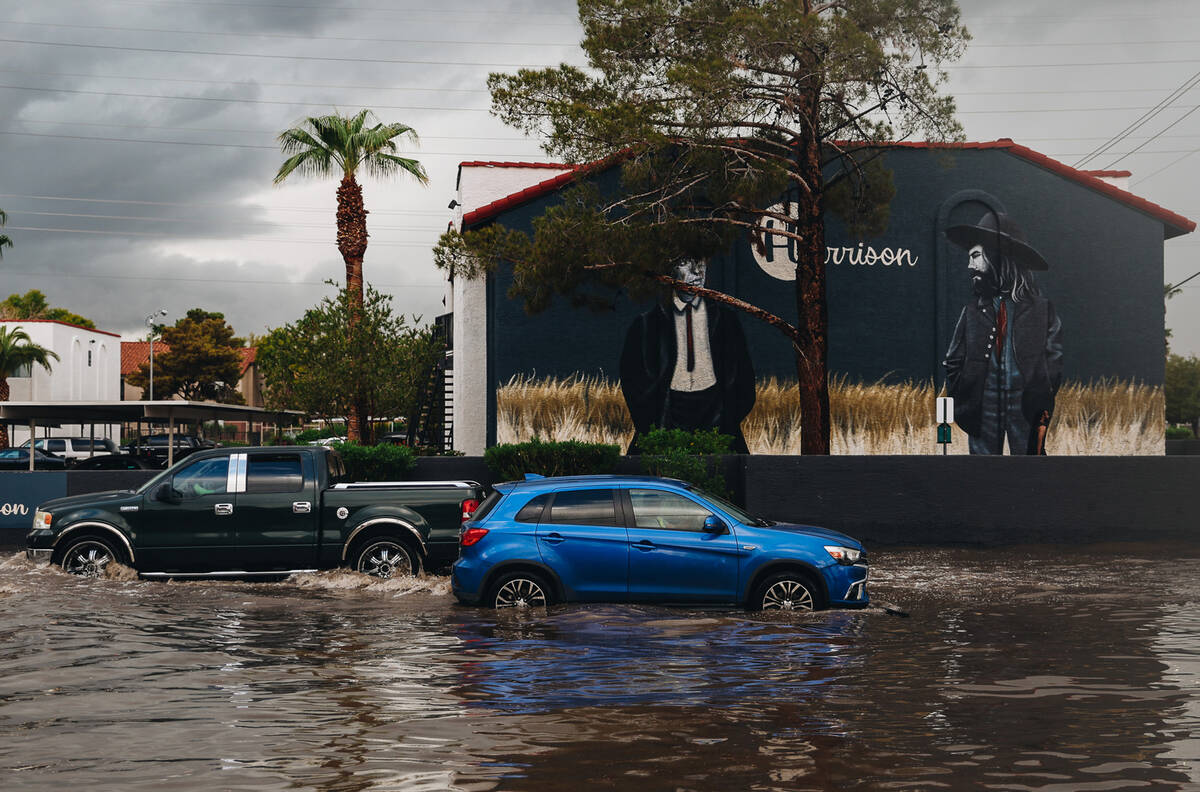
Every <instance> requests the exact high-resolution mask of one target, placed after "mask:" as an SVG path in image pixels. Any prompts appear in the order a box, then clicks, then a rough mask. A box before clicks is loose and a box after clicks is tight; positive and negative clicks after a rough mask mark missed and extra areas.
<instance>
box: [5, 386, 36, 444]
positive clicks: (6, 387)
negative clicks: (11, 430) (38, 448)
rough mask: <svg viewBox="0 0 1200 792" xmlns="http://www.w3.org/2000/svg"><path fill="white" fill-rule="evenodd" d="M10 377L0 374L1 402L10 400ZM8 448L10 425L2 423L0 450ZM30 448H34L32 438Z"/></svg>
mask: <svg viewBox="0 0 1200 792" xmlns="http://www.w3.org/2000/svg"><path fill="white" fill-rule="evenodd" d="M8 394H9V391H8V377H2V376H0V402H6V401H8ZM5 448H8V425H7V424H0V450H3V449H5ZM29 448H30V450H31V451H32V450H33V442H32V439H31V440H30V443H29Z"/></svg>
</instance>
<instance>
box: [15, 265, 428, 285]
mask: <svg viewBox="0 0 1200 792" xmlns="http://www.w3.org/2000/svg"><path fill="white" fill-rule="evenodd" d="M5 272H8V273H10V274H13V275H28V276H30V277H35V278H71V279H72V280H73V279H75V278H99V279H102V280H155V281H170V282H172V283H175V282H179V283H212V284H214V285H215V284H216V283H217V282H216V281H214V280H213V279H212V278H181V277H178V276H167V275H97V274H95V273H82V272H79V273H76V272H42V271H38V272H29V271H27V270H8V269H6V270H5ZM219 283H237V284H239V285H241V284H255V285H266V286H328V285H329V284H327V283H325V281H289V280H242V279H240V278H239V279H230V278H221V280H220V281H219ZM370 283H371V285H372V286H379V287H382V288H386V289H441V288H444V287H445V284H444V283H375V282H374V281H370Z"/></svg>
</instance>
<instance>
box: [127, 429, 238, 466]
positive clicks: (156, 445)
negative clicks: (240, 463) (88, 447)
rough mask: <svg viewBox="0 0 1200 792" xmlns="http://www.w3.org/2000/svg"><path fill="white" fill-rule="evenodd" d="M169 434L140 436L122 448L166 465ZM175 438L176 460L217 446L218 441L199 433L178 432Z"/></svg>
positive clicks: (130, 453)
mask: <svg viewBox="0 0 1200 792" xmlns="http://www.w3.org/2000/svg"><path fill="white" fill-rule="evenodd" d="M169 437H170V436H168V435H165V434H156V435H150V436H148V437H139V438H137V439H136V440H134V441H133V442H131V443H129V445H127V446H125V447H124V448H123V449H122V450H123V451H125V453H127V454H129V455H131V456H137V457H143V458H144V459H149V460H152V461H154V462H157V463H158V466H159V467H166V464H167V448H168V446H169V445H170V443H169V442H168V440H169ZM174 438H175V454H174V461H175V462H178V461H179V460H180V459H182V458H184V457H186V456H188V455H189V454H192V453H195V452H196V451H202V450H204V449H206V448H215V447H216V445H217V444H216V443H214V442H213V441H211V440H205V439H204V438H203V437H200V436H199V435H187V434H177V435H174Z"/></svg>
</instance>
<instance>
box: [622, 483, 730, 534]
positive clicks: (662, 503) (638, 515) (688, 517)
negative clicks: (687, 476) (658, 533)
mask: <svg viewBox="0 0 1200 792" xmlns="http://www.w3.org/2000/svg"><path fill="white" fill-rule="evenodd" d="M629 500H630V501H631V502H632V504H633V519H634V524H636V525H637V527H638V528H652V529H658V530H663V531H696V532H701V531H703V530H704V520H705V518H706V517H708V516H709V515H710V514H712V512H710V511H709V510H708V509H706V508H704V507H703V506H701V505H700V504H699V503H696V502H695V501H694V500H691V499H690V498H685V497H683V496H682V495H678V494H676V493H674V492H666V491H664V490H648V489H631V490H629Z"/></svg>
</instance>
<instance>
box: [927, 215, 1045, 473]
mask: <svg viewBox="0 0 1200 792" xmlns="http://www.w3.org/2000/svg"><path fill="white" fill-rule="evenodd" d="M946 237H947V238H948V239H949V240H950V241H951V242H953V243H954V244H955V245H957V246H958V247H960V248H962V249H964V250H966V251H967V271H968V272H969V273H970V276H971V285H972V289H973V291H974V293H975V298H974V299H973V300H972V301H970V302H968V303H967V305H965V306H964V307H963V310H962V314H961V315H960V316H959V318H958V325H957V326H956V327H955V328H954V339H953V341H951V343H950V349H949V350H948V351H947V352H946V359H945V361H944V363H943V365H944V366H945V367H946V389H947V394H948V395H949V396H951V397H953V398H954V417H955V420H956V423H958V425H959V426H961V427H962V429H963V431H965V432H966V433H967V435H968V446H969V448H970V451H971V453H972V454H1003V453H1004V441H1005V439H1006V438H1007V440H1008V450H1009V453H1010V454H1045V453H1046V428H1047V427H1048V426H1049V424H1050V418H1051V417H1052V416H1053V415H1054V399H1055V396H1056V395H1057V393H1058V387H1059V384H1060V383H1061V381H1062V354H1063V352H1062V322H1061V321H1060V320H1059V318H1058V315H1057V314H1056V313H1055V311H1054V305H1053V303H1051V302H1050V301H1049V300H1047V299H1046V298H1045V297H1043V296H1041V294H1040V293H1039V292H1038V289H1037V285H1036V284H1035V283H1034V280H1033V275H1032V270H1046V269H1049V265H1048V264H1047V263H1046V260H1045V259H1044V258H1042V256H1041V254H1040V253H1038V252H1037V251H1036V250H1034V249H1033V248H1032V247H1031V246H1030V245H1029V244H1028V243H1027V242H1026V241H1025V236H1024V234H1022V232H1021V230H1020V229H1019V228H1018V227H1017V225H1016V224H1015V223H1013V221H1012V220H1010V219H1009V217H1008V215H1006V214H1005V213H1003V212H988V213H987V214H985V215H984V216H983V218H981V219H980V221H979V222H978V223H977V224H975V225H958V226H952V227H950V228H948V229H946Z"/></svg>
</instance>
